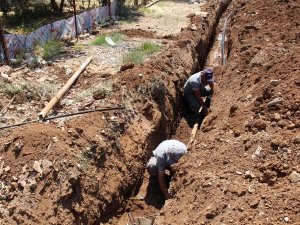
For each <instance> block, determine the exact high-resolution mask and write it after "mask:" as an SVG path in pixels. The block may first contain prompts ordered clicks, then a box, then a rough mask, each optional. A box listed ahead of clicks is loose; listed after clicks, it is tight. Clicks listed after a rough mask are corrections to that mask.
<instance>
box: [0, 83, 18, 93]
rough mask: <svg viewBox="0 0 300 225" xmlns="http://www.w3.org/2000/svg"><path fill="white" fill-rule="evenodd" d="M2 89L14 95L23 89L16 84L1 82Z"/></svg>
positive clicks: (0, 87)
mask: <svg viewBox="0 0 300 225" xmlns="http://www.w3.org/2000/svg"><path fill="white" fill-rule="evenodd" d="M0 91H1V92H2V93H4V94H6V95H9V96H14V95H16V94H19V93H20V92H21V91H22V87H20V86H17V85H14V84H6V83H3V82H0Z"/></svg>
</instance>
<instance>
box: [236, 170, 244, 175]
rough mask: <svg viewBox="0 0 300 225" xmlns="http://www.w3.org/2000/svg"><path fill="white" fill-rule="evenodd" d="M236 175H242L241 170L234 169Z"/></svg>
mask: <svg viewBox="0 0 300 225" xmlns="http://www.w3.org/2000/svg"><path fill="white" fill-rule="evenodd" d="M235 173H236V174H237V175H243V173H242V172H241V171H236V172H235Z"/></svg>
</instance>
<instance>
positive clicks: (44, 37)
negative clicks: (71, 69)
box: [0, 1, 117, 62]
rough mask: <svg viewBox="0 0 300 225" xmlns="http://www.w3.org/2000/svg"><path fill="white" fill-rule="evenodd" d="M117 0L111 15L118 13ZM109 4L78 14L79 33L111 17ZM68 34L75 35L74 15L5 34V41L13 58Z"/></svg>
mask: <svg viewBox="0 0 300 225" xmlns="http://www.w3.org/2000/svg"><path fill="white" fill-rule="evenodd" d="M116 6H117V3H116V1H114V2H112V3H111V16H112V17H114V16H115V13H116ZM108 10H109V9H108V6H103V7H98V8H95V9H92V10H89V11H86V12H83V13H81V14H78V15H77V16H76V18H77V29H78V34H81V33H83V31H84V30H87V29H89V28H91V27H92V26H93V25H96V24H98V23H100V22H104V21H107V20H108V19H109V11H108ZM65 35H68V36H71V37H75V36H76V33H75V19H74V16H73V17H71V18H69V19H66V20H59V21H56V22H53V23H51V24H47V25H45V26H42V27H40V28H38V29H37V30H35V31H33V32H31V33H29V34H27V35H19V34H4V42H5V44H6V48H7V50H8V55H9V58H10V59H12V58H14V57H15V55H16V54H18V53H19V52H22V51H30V50H32V49H33V48H34V46H35V45H36V44H41V45H43V44H45V43H46V42H47V41H48V40H59V39H60V38H62V37H63V36H65ZM0 60H1V61H2V62H3V61H4V51H3V48H2V47H1V46H0Z"/></svg>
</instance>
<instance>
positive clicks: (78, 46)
mask: <svg viewBox="0 0 300 225" xmlns="http://www.w3.org/2000/svg"><path fill="white" fill-rule="evenodd" d="M73 48H74V51H75V52H81V51H82V50H83V45H82V44H79V43H76V44H75V45H74V47H73Z"/></svg>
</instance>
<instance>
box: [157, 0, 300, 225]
mask: <svg viewBox="0 0 300 225" xmlns="http://www.w3.org/2000/svg"><path fill="white" fill-rule="evenodd" d="M232 4H233V10H232V8H231V7H230V8H228V10H227V11H228V12H227V13H228V14H229V13H230V12H229V11H232V18H231V20H230V22H229V23H228V27H227V30H228V32H227V34H228V35H229V36H228V41H229V47H230V48H231V49H230V50H231V51H230V54H229V58H228V61H227V64H226V66H224V67H223V68H218V69H219V70H222V73H220V74H217V81H218V82H217V83H216V88H215V94H214V98H213V101H212V105H211V110H212V112H211V113H210V114H209V115H208V117H207V118H205V121H204V123H203V125H202V128H201V132H199V133H198V134H197V137H196V140H197V143H196V148H195V151H193V152H190V154H189V155H188V156H185V157H184V158H182V160H181V161H180V170H179V171H178V173H176V176H175V178H174V182H172V188H174V190H175V192H176V196H175V198H173V199H171V200H168V201H167V202H166V206H165V207H164V209H163V210H161V212H160V216H159V218H158V219H157V220H156V222H157V224H160V225H167V224H287V223H288V224H295V225H296V224H299V220H300V217H299V213H298V211H297V209H299V199H298V198H297V197H296V196H299V192H300V191H299V181H298V182H297V181H296V180H294V179H293V176H297V175H296V174H299V173H300V168H299V163H300V161H299V160H300V158H299V155H300V148H299V144H300V139H299V124H300V121H299V118H300V117H299V107H300V105H299V103H300V97H299V85H300V82H299V64H300V59H299V54H300V47H299V40H300V39H299V29H297V28H299V19H300V18H299V13H297V11H299V1H292V0H290V1H273V0H257V1H243V0H240V1H233V2H232ZM229 9H230V10H229Z"/></svg>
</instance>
